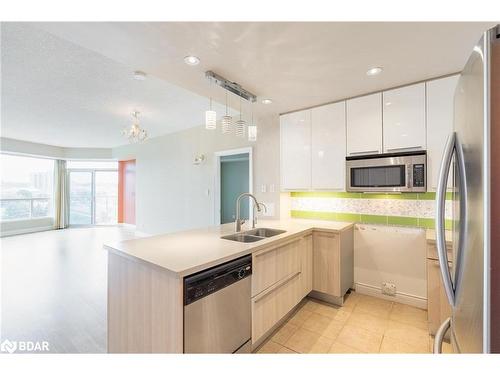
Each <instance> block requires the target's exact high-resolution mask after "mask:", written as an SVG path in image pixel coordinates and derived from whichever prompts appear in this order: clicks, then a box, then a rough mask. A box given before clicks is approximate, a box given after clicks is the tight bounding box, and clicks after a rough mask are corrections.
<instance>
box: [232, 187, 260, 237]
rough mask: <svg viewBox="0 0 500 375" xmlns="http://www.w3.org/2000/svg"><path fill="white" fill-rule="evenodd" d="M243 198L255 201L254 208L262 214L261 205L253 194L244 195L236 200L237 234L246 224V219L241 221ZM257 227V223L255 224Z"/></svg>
mask: <svg viewBox="0 0 500 375" xmlns="http://www.w3.org/2000/svg"><path fill="white" fill-rule="evenodd" d="M243 197H249V198H252V199H253V202H254V207H256V208H257V211H258V212H260V210H261V208H260V204H259V202H257V198H255V197H254V196H253V195H252V194H250V193H242V194H240V195H239V196H238V198H237V199H236V232H239V231H241V225H242V224H243V223H244V222H245V219H240V202H241V199H242V198H243ZM254 225H255V222H254Z"/></svg>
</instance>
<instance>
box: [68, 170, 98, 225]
mask: <svg viewBox="0 0 500 375" xmlns="http://www.w3.org/2000/svg"><path fill="white" fill-rule="evenodd" d="M92 196H93V172H91V171H90V172H87V171H71V172H69V224H70V225H90V224H93V220H92V217H93V212H92V211H93V207H92Z"/></svg>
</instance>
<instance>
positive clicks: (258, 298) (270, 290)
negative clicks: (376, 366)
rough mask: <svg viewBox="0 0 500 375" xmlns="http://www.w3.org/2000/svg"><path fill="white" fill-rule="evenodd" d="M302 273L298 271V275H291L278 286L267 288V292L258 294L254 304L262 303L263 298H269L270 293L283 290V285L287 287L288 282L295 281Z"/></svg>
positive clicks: (278, 283)
mask: <svg viewBox="0 0 500 375" xmlns="http://www.w3.org/2000/svg"><path fill="white" fill-rule="evenodd" d="M301 273H302V272H301V271H298V272H296V273H293V274H291V275H290V276H288V277H285V278H284V279H282V280H281V281H278V282H277V283H276V284H274V285H271V286H270V287H269V288H267V289H266V290H264V291H262V292H260V294H257V295H256V296H255V297H253V302H254V303H255V302H258V301H260V300H261V299H262V298H264V297H265V296H267V295H268V294H269V293H271V292H274V291H275V290H277V289H279V288H281V287H282V286H283V285H285V284H286V283H287V282H289V281H291V280H293V279H295V278H296V277H297V276H299V275H300V274H301Z"/></svg>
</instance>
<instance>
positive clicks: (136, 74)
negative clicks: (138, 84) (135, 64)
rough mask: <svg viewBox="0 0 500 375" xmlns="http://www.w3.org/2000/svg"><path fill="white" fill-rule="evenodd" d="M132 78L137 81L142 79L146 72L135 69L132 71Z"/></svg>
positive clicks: (144, 77)
mask: <svg viewBox="0 0 500 375" xmlns="http://www.w3.org/2000/svg"><path fill="white" fill-rule="evenodd" d="M134 79H136V80H138V81H144V80H145V79H146V73H144V72H141V71H140V70H136V71H135V72H134Z"/></svg>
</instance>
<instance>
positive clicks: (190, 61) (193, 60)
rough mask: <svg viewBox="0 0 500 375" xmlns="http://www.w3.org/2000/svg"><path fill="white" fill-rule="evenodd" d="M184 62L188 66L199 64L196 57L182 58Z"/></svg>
mask: <svg viewBox="0 0 500 375" xmlns="http://www.w3.org/2000/svg"><path fill="white" fill-rule="evenodd" d="M184 62H185V63H186V64H188V65H191V66H194V65H198V64H199V63H200V59H199V58H198V57H196V56H186V57H184Z"/></svg>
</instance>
